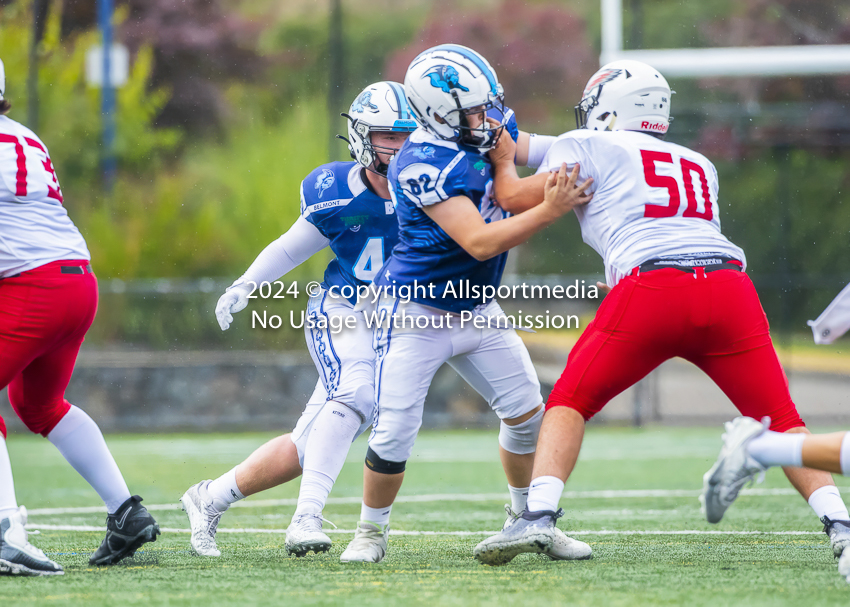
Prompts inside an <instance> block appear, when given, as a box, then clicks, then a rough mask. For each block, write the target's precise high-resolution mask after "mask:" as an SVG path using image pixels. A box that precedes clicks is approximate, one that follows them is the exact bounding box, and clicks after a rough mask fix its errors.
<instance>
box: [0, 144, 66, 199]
mask: <svg viewBox="0 0 850 607" xmlns="http://www.w3.org/2000/svg"><path fill="white" fill-rule="evenodd" d="M24 141H26V143H27V145H28V146H30V147H33V148H36V149H38V150H41V152H42V153H43V154H44V160H43V161H42V162H41V164H42V166H43V167H44V170H45V171H47V172H48V173H49V174H50V178H51V180H52V181H53V184H54V185H55V186H56V187H55V188H54V187H53V186H51V185H50V183H47V196H48V198H53V199H54V200H58V201H59V202H60V203H61V202H62V189H61V188H60V187H59V179H58V178H57V177H56V171H55V170H54V168H53V162H52V161H51V160H50V156H48V154H47V150H46V149H44V146H43V145H41V144H40V143H39V142H38V141H36V140H35V139H31V138H29V137H24ZM0 143H12V144H14V146H15V156H16V157H17V165H18V170H17V172H16V174H15V196H17V197H18V198H24V197H26V195H27V158H26V156H25V155H24V146H22V145H21V142H20V141H19V140H18V138H17V137H15V136H14V135H6V134H4V133H0Z"/></svg>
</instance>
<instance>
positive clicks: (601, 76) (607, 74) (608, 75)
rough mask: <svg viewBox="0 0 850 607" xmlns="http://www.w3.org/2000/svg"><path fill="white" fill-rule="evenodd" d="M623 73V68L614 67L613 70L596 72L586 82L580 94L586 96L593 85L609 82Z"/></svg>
mask: <svg viewBox="0 0 850 607" xmlns="http://www.w3.org/2000/svg"><path fill="white" fill-rule="evenodd" d="M621 73H623V70H619V69H615V70H604V71H601V72H599V73H597V74H596V75H595V76H594V77H593V80H591V81H590V82H588V83H587V87H586V88H585V89H584V93H583V94H582V98H584V97H587V95H588V93H590V91H591V90H593V88H594V87H597V86H602V85H603V84H605V83H606V82H611V81H612V80H613V79H614V78H616V77H617V76H619V75H620V74H621Z"/></svg>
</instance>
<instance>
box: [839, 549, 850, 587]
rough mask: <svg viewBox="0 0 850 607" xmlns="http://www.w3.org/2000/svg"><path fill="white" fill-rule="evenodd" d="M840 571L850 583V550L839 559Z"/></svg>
mask: <svg viewBox="0 0 850 607" xmlns="http://www.w3.org/2000/svg"><path fill="white" fill-rule="evenodd" d="M838 573H839V574H840V575H841V576H843V577H844V578H845V579H846V580H847V583H848V584H850V550H845V551H844V554H842V555H841V558H840V559H838Z"/></svg>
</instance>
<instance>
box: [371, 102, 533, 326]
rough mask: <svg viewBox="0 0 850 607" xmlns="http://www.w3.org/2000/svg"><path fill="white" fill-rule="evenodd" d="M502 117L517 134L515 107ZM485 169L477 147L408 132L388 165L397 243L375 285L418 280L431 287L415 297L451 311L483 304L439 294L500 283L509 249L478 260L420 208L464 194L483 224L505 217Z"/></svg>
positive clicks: (472, 290) (488, 169)
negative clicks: (486, 258) (506, 116)
mask: <svg viewBox="0 0 850 607" xmlns="http://www.w3.org/2000/svg"><path fill="white" fill-rule="evenodd" d="M509 112H510V111H509ZM508 118H509V121H508V124H507V128H508V132H509V133H510V134H511V136H512V137H513V138H514V139H516V137H517V129H516V120H515V119H514V118H513V112H510V113H509V115H508ZM491 171H492V167H491V165H490V162H489V161H488V160H487V158H486V157H485V156H484V155H482V154H481V153H480V152H479V151H478V149H477V148H472V147H468V146H465V145H461V144H458V143H452V142H450V141H444V140H442V139H440V138H439V137H436V136H434V135H432V134H430V133H429V132H428V131H426V130H425V129H423V128H419V129H417V130H416V131H414V133H413V134H412V135H411V136H410V137H409V138H408V140H407V141H406V142H405V143H404V145H403V146H402V148H401V150H399V152H398V154H396V155H395V157H394V158H393V161H392V162H391V163H390V169H389V174H388V178H389V184H390V194H391V195H392V197H393V202H394V203H395V204H396V213H397V214H398V223H399V242H398V245H396V247H395V248H394V249H393V252H392V255H390V258H389V259H388V260H387V263H386V264H385V265H384V267H383V268H382V269H381V272H380V274H379V275H378V276H376V277H375V280H374V282H375V285H378V286H387V287H399V286H401V285H413V284H414V282H416V283H418V284H419V285H425V286H426V289H428V285H433V288H431V289H430V290H429V291H426V292H425V293H422V292H421V291H422V290H417V292H416V293H415V296H414V297H412V299H413V301H416V302H418V303H421V304H424V305H428V306H433V307H435V308H439V309H441V310H448V311H450V312H461V311H463V310H471V309H472V308H474V307H475V306H477V305H480V304H482V303H484V302H483V301H482V300H481V299H480V298H474V297H445V298H444V297H443V294H444V293H445V292H446V291H449V292H450V293H457V294H460V293H464V294H466V293H472V294H474V293H475V289H476V288H477V289H479V290H480V288H481V287H483V286H486V285H491V286H493V287H498V285H499V283H500V282H501V280H502V271H503V270H504V268H505V261H506V260H507V252H505V253H502V254H501V255H497V256H496V257H493V258H491V259H488V260H487V261H478V260H477V259H475V258H474V257H472V256H471V255H470V254H469V253H467V252H466V251H465V250H464V249H463V248H462V247H461V246H460V245H459V244H457V243H456V242H455V241H454V240H452V238H451V237H450V236H449V235H448V234H446V233H445V231H443V229H442V228H441V227H440V226H439V225H437V224H436V223H435V222H434V221H433V220H432V219H431V218H430V217H428V215H427V214H426V213H425V211H424V210H423V208H424V207H426V206H429V205H432V204H436V203H438V202H442V201H443V200H447V199H449V198H452V197H453V196H466V197H468V198H469V199H470V200H472V202H473V204H475V206H476V207H478V211H479V212H480V213H481V216H482V217H483V218H484V221H486V222H487V223H490V222H491V221H497V220H499V219H503V218H505V217H508V216H509V214H508V213H506V212H505V211H503V210H502V209H501V208H499V207H498V206H496V205H495V203H494V202H495V201H494V200H493V198H492V196H491V190H492V187H493V177H492V172H491ZM466 281H468V282H466ZM450 283H451V285H452V287H451V288H449V284H450ZM467 285H468V286H469V287H471V288H470V289H467V288H466V287H467ZM432 294H433V297H431V295H432Z"/></svg>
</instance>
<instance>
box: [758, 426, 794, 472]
mask: <svg viewBox="0 0 850 607" xmlns="http://www.w3.org/2000/svg"><path fill="white" fill-rule="evenodd" d="M804 440H806V435H805V434H798V433H791V434H788V433H785V432H772V431H770V430H766V431H765V432H764V433H762V434H761V435H760V436H757V437H756V438H754V439H753V440H751V441H750V442H749V444H748V445H747V452H748V453H749V454H750V456H752V458H753V459H754V460H756V461H757V462H758V463H760V464H761V465H762V466H765V467H770V466H795V467H797V468H799V467H800V466H802V465H803V441H804Z"/></svg>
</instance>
